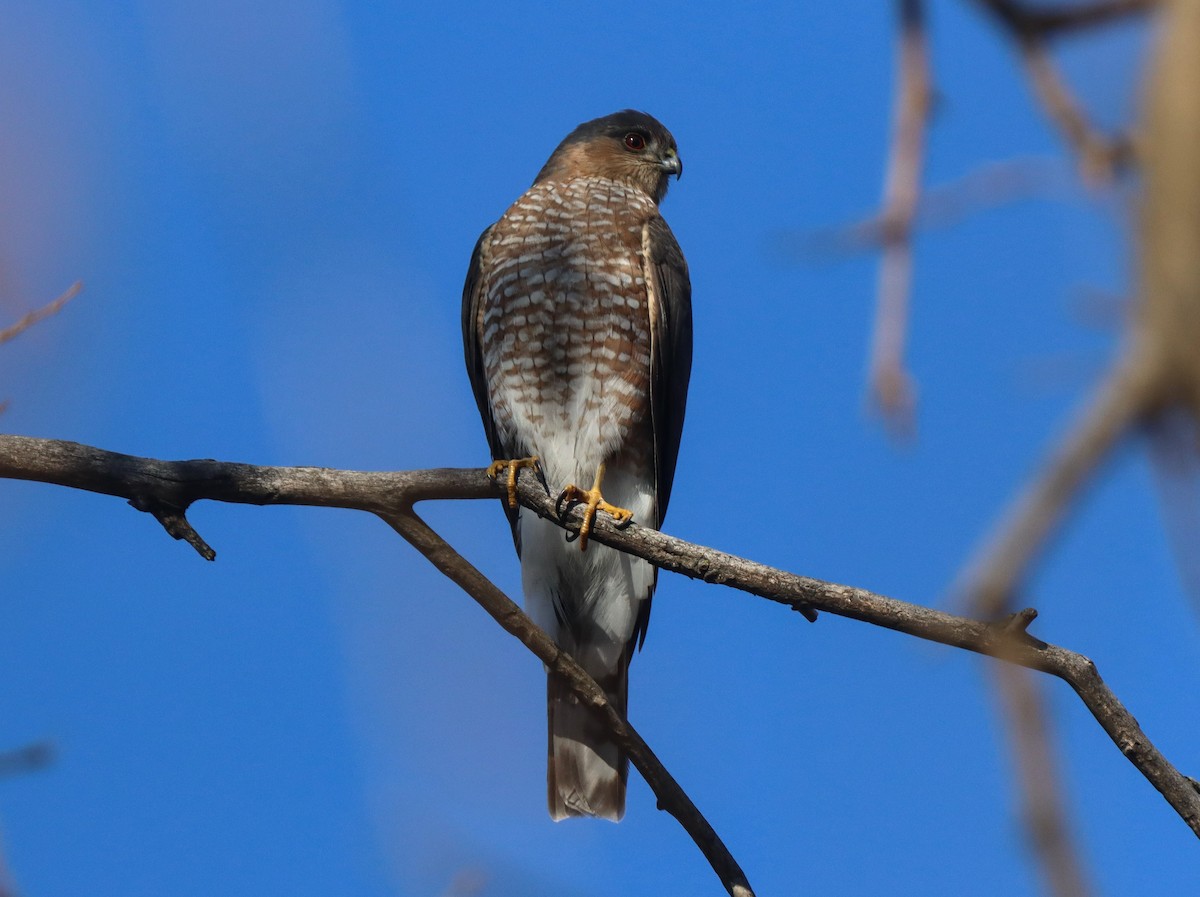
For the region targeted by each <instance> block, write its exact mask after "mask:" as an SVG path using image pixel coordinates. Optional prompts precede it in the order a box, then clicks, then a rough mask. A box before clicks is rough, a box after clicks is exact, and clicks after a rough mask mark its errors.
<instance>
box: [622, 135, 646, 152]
mask: <svg viewBox="0 0 1200 897" xmlns="http://www.w3.org/2000/svg"><path fill="white" fill-rule="evenodd" d="M625 146H626V147H627V148H628V149H631V150H633V151H634V152H635V153H636V152H637V151H638V150H644V149H645V148H646V138H645V137H643V136H642V135H641V134H626V135H625Z"/></svg>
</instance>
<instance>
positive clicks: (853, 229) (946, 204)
mask: <svg viewBox="0 0 1200 897" xmlns="http://www.w3.org/2000/svg"><path fill="white" fill-rule="evenodd" d="M1068 180H1071V181H1072V182H1073V179H1071V178H1069V177H1068V176H1067V174H1066V171H1065V169H1064V166H1063V163H1062V161H1061V160H1059V159H1057V158H1049V157H1038V156H1029V157H1024V158H1017V159H1005V160H1002V161H999V162H987V163H984V164H982V165H980V166H979V167H978V168H976V169H974V170H973V171H969V172H967V173H966V174H965V175H963V176H962V177H960V178H956V179H954V180H952V181H948V182H946V183H943V184H938V185H935V186H933V187H928V188H926V189H925V190H923V191H922V193H921V195H920V196H919V197H918V199H917V210H916V217H915V219H914V220H913V227H914V228H919V229H921V230H926V229H931V228H938V227H948V226H950V225H952V224H957V223H958V222H959V221H962V220H963V219H965V218H967V217H969V216H970V215H972V214H974V213H976V212H979V211H983V210H987V209H991V208H995V207H997V206H1000V205H1003V204H1005V203H1012V202H1020V201H1022V200H1025V199H1030V198H1033V197H1036V196H1039V195H1043V194H1050V193H1052V192H1055V191H1063V192H1065V191H1064V188H1065V187H1066V184H1067V181H1068ZM887 234H888V221H887V218H886V217H885V216H884V214H883V213H882V212H877V213H874V214H872V215H870V216H868V217H865V218H861V219H859V220H857V221H852V222H849V223H847V224H839V225H833V226H831V227H822V228H817V229H815V230H812V231H806V232H799V233H795V234H792V233H788V234H784V235H782V236H781V238H780V240H779V247H780V251H781V252H783V253H786V254H788V255H789V256H799V257H800V258H801V259H803V260H804V261H812V262H815V261H825V260H828V259H829V258H830V257H834V256H839V255H849V254H851V253H858V252H874V251H876V250H877V249H879V248H880V247H881V246H883V245H884V243H885V242H886V241H887Z"/></svg>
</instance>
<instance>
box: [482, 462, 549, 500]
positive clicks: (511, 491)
mask: <svg viewBox="0 0 1200 897" xmlns="http://www.w3.org/2000/svg"><path fill="white" fill-rule="evenodd" d="M522 467H528V468H530V469H531V470H532V471H533V472H534V473H537V472H538V459H537V455H533V456H532V457H529V458H511V459H501V460H497V461H493V462H492V463H491V464H489V465H488V469H487V475H488V479H489V480H494V479H496V477H498V476H500V471H502V470H504V469H505V468H508V484H507V485H508V506H509V507H510V508H512V509H513V510H516V507H517V471H519V470H520V469H521V468H522Z"/></svg>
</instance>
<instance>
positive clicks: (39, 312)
mask: <svg viewBox="0 0 1200 897" xmlns="http://www.w3.org/2000/svg"><path fill="white" fill-rule="evenodd" d="M82 289H83V282H82V281H76V282H75V283H74V284H72V285H71V287H70V288H69V289H68V290H67V291H66V292H65V293H63V294H62V295H61V296H59V297H58V298H57V299H55V300H54V301H53V302H49V303H47V304H46V305H43V306H42V307H41V308H36V309H34V310H33V311H31V312H29V314H27V315H25V317H23V318H21V319H20V320H19V321H17V322H16V323H15V324H12V325H10V326H9V327H6V328H4V329H3V330H0V345H3V344H4V343H7V342H8V341H9V340H11V339H12V338H13V337H15V336H19V335H20V334H22V333H24V332H25V331H26V330H28V329H29V328H30V327H32V326H33V325H34V324H36V323H37V322H38V321H41V320H44V319H45V318H48V317H50V316H51V315H55V314H58V312H60V311H61V310H62V307H63V306H64V305H66V304H67V303H68V302H70V301H71V300H72V299H74V298H75V297H76V296H78V295H79V291H80V290H82Z"/></svg>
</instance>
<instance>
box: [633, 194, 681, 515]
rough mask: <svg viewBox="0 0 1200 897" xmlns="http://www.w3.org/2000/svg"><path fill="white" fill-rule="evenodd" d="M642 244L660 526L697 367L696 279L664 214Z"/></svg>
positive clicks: (650, 225) (649, 226) (650, 227)
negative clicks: (694, 338)
mask: <svg viewBox="0 0 1200 897" xmlns="http://www.w3.org/2000/svg"><path fill="white" fill-rule="evenodd" d="M642 246H643V248H644V250H645V253H646V269H647V275H648V276H647V281H648V282H649V284H650V326H651V337H650V414H651V420H652V426H653V428H654V468H655V493H656V502H655V505H656V507H655V511H656V514H655V516H656V517H657V519H656V520H655V521H654V525H655V527H661V526H662V522H663V518H664V517H665V516H666V514H667V502H668V500H669V499H670V498H671V482H672V481H673V480H674V478H675V460H676V458H677V457H678V456H679V437H680V434H681V433H682V432H683V412H684V408H685V406H686V404H687V388H688V378H689V377H690V376H691V373H692V283H691V281H690V280H689V279H688V269H687V262H686V261H684V259H683V252H682V250H680V248H679V244H678V243H677V242H675V235H674V234H673V233H671V229H670V228H669V227H667V222H665V221H664V220H663V219H662V218H661V217H659V216H657V215H655V216H654V217H653V218H651V219H650V220H649V221H648V222H646V229H645V233H644V236H643V242H642Z"/></svg>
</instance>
